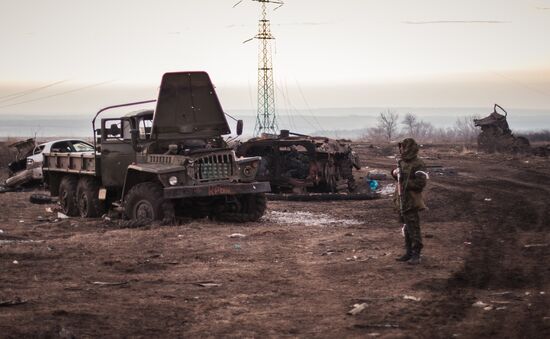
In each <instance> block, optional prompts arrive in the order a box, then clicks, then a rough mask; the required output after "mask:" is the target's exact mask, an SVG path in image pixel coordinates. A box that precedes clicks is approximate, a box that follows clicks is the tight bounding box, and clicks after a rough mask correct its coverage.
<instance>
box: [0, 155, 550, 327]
mask: <svg viewBox="0 0 550 339" xmlns="http://www.w3.org/2000/svg"><path fill="white" fill-rule="evenodd" d="M357 149H358V151H359V153H360V154H361V156H362V158H363V159H365V162H366V165H367V166H369V169H372V168H378V169H390V168H391V167H392V166H393V164H394V161H395V160H394V159H392V158H388V157H387V156H386V155H384V152H382V151H381V150H380V149H378V148H370V147H368V145H365V144H362V145H357ZM422 155H423V156H425V157H426V158H427V159H426V162H427V163H428V164H431V165H443V166H446V167H453V168H455V169H456V171H457V173H456V175H453V173H452V172H453V171H450V172H446V173H444V174H439V175H438V174H434V175H433V176H432V180H431V181H430V183H429V188H428V189H427V197H428V199H427V202H428V206H429V208H430V210H429V211H426V212H423V214H422V215H421V218H422V230H423V234H424V244H425V249H424V252H423V262H422V264H421V265H420V266H417V267H413V266H409V265H406V264H402V263H398V262H396V261H395V260H394V258H395V257H397V256H398V255H400V254H401V253H402V242H403V238H402V237H401V235H400V225H399V223H398V222H397V220H396V216H395V213H394V211H393V207H392V203H391V197H389V196H385V197H383V198H381V199H378V200H371V201H338V202H322V203H308V202H270V203H269V205H268V208H269V211H268V212H267V214H266V216H265V217H264V219H263V220H261V221H260V222H257V223H248V224H243V225H238V224H223V223H218V222H212V221H209V220H197V221H192V222H187V223H184V224H182V225H179V226H152V227H149V228H145V229H120V228H117V227H116V225H115V224H113V223H112V222H108V221H104V220H101V219H97V220H84V219H79V218H71V219H67V220H61V221H55V222H51V221H49V220H48V219H50V220H54V219H55V213H49V212H46V210H45V208H48V207H50V208H53V209H55V207H56V206H55V205H32V204H30V203H29V202H28V198H29V195H30V194H31V192H17V193H6V194H2V195H0V211H1V212H0V229H1V230H2V232H1V233H0V337H7V338H21V337H64V338H68V337H73V336H74V337H77V338H78V337H266V336H267V337H332V338H335V337H336V338H339V337H369V336H372V337H376V336H379V337H391V338H393V337H443V338H449V337H463V338H478V337H499V338H503V337H507V338H508V337H522V338H543V337H546V338H548V337H550V233H549V230H550V207H549V205H550V204H549V201H550V198H549V196H550V166H549V160H548V159H545V158H535V157H521V156H516V157H514V156H504V155H477V154H475V153H472V152H460V150H458V151H457V150H453V149H450V148H442V147H426V148H424V149H423V150H422ZM364 173H365V171H363V173H360V174H359V175H364ZM390 183H391V181H381V184H382V185H387V184H390ZM38 220H42V221H38ZM233 233H241V234H244V235H245V237H241V238H232V237H229V235H231V234H233ZM201 284H202V285H201ZM17 300H21V301H26V302H25V303H20V304H17V305H2V304H1V303H2V302H4V303H5V302H7V301H17ZM361 303H365V304H366V308H365V309H364V310H363V311H362V312H360V313H358V314H357V315H348V314H347V312H348V311H350V310H351V309H352V308H353V305H354V304H361Z"/></svg>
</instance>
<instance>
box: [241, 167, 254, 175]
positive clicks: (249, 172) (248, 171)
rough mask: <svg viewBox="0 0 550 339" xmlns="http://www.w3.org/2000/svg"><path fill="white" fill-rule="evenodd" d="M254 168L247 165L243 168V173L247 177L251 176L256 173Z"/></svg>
mask: <svg viewBox="0 0 550 339" xmlns="http://www.w3.org/2000/svg"><path fill="white" fill-rule="evenodd" d="M254 172H255V171H254V169H253V168H252V166H245V167H244V168H243V174H244V176H245V177H250V176H252V175H253V174H254Z"/></svg>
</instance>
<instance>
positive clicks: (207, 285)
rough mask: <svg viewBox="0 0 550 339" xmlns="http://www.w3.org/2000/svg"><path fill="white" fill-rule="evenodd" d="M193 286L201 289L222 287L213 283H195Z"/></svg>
mask: <svg viewBox="0 0 550 339" xmlns="http://www.w3.org/2000/svg"><path fill="white" fill-rule="evenodd" d="M192 284H193V285H197V286H200V287H207V288H210V287H220V286H221V285H222V284H219V283H215V282H213V281H199V282H194V283H192Z"/></svg>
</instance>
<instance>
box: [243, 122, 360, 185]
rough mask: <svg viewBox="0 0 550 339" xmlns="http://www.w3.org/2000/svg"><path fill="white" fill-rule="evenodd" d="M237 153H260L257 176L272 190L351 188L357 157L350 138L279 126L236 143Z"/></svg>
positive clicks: (353, 182)
mask: <svg viewBox="0 0 550 339" xmlns="http://www.w3.org/2000/svg"><path fill="white" fill-rule="evenodd" d="M236 150H237V155H238V156H247V157H248V156H260V157H261V159H262V160H261V164H260V169H259V171H258V179H259V180H265V181H269V182H270V183H271V187H272V189H273V192H275V193H297V194H302V193H336V192H352V191H353V190H354V189H355V186H356V183H355V180H354V178H353V173H352V170H353V168H356V169H360V164H359V158H358V156H357V154H356V153H355V152H353V150H352V149H351V146H350V142H349V141H346V140H334V139H329V138H326V137H313V136H308V135H304V134H299V133H292V132H290V131H288V130H282V131H281V132H280V134H279V135H263V136H261V137H258V138H253V139H250V140H248V141H246V142H244V143H241V144H239V145H237V146H236Z"/></svg>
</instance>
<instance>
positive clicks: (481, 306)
mask: <svg viewBox="0 0 550 339" xmlns="http://www.w3.org/2000/svg"><path fill="white" fill-rule="evenodd" d="M472 306H473V307H479V308H485V307H487V306H489V304H486V303H484V302H483V301H481V300H479V301H476V302H475V303H473V304H472Z"/></svg>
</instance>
